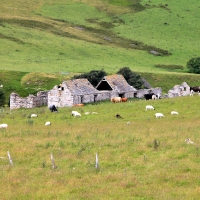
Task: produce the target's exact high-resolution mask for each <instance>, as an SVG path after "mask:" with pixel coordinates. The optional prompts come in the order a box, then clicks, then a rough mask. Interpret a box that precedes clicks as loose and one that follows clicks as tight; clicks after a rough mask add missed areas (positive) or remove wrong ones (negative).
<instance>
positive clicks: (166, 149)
mask: <svg viewBox="0 0 200 200" xmlns="http://www.w3.org/2000/svg"><path fill="white" fill-rule="evenodd" d="M146 104H147V102H146V101H144V100H141V101H133V102H127V103H119V104H113V103H111V102H104V103H99V104H97V105H86V106H85V107H82V108H62V109H61V108H60V109H59V112H58V113H50V111H49V110H48V109H47V108H46V107H45V108H44V107H42V108H35V109H19V110H15V111H13V112H12V113H11V114H10V112H9V110H8V111H7V110H6V109H5V110H4V112H3V110H1V112H0V120H1V123H7V124H8V129H7V130H2V129H0V133H1V134H0V141H1V145H0V167H1V173H0V178H1V182H0V188H1V189H0V195H1V199H5V200H7V199H20V200H21V199H63V200H64V199H88V200H93V199H133V200H138V199H154V200H160V199H163V200H169V199H173V200H180V199H185V200H190V199H198V198H199V195H200V193H199V184H200V182H199V177H198V171H199V159H200V157H199V156H200V154H199V153H200V152H199V144H200V139H199V134H200V131H199V130H200V125H199V117H200V111H199V109H196V108H197V107H196V105H198V104H199V96H194V97H179V98H175V99H162V100H158V101H149V102H148V104H151V105H153V106H154V107H155V109H156V110H154V111H145V106H146ZM72 109H73V110H78V111H79V112H81V114H82V116H81V117H80V118H73V117H71V115H70V113H71V110H72ZM172 110H176V111H178V112H179V115H177V116H172V115H171V114H170V112H171V111H172ZM87 111H90V112H94V111H95V112H98V114H97V115H95V114H93V115H84V113H85V112H87ZM155 112H162V113H163V114H164V115H165V118H162V119H156V118H155V116H154V114H155ZM31 113H37V114H38V118H34V119H33V118H29V116H30V114H31ZM117 113H118V114H120V115H121V116H122V117H123V119H117V118H116V117H115V115H116V114H117ZM46 121H50V122H51V123H52V125H51V126H48V127H45V126H44V123H45V122H46ZM127 122H130V125H127ZM186 138H191V140H192V141H194V142H195V144H190V145H189V144H186V143H185V139H186ZM7 151H9V152H10V154H11V158H12V161H13V164H14V165H13V166H12V167H11V166H10V165H9V161H8V156H7ZM51 153H52V154H53V156H54V161H55V165H56V166H57V168H56V169H52V163H51V160H50V154H51ZM96 153H98V157H99V169H98V170H96V169H95V156H96Z"/></svg>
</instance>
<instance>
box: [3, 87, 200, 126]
mask: <svg viewBox="0 0 200 200" xmlns="http://www.w3.org/2000/svg"><path fill="white" fill-rule="evenodd" d="M194 93H198V95H199V96H200V86H195V87H190V96H193V95H194ZM144 98H145V100H156V99H160V98H161V96H160V95H159V94H154V93H150V94H145V95H144ZM110 100H111V102H113V103H119V102H127V101H128V98H123V97H113V98H111V99H110ZM75 106H78V107H79V106H84V104H77V105H75ZM49 109H50V111H51V112H58V108H56V106H55V105H52V106H50V107H49ZM147 110H155V108H154V107H153V106H152V105H147V106H146V111H147ZM87 114H90V112H86V113H85V115H87ZM91 114H98V113H97V112H92V113H91ZM171 114H172V115H178V112H177V111H171ZM71 115H72V116H74V117H81V114H80V113H79V112H78V111H72V112H71ZM30 117H31V118H33V117H38V115H37V114H31V116H30ZM116 117H117V118H122V117H121V116H120V115H119V114H117V115H116ZM155 117H156V118H162V117H165V116H164V115H163V113H155ZM49 125H51V122H49V121H48V122H46V123H45V126H49ZM1 128H3V129H7V128H8V124H0V129H1Z"/></svg>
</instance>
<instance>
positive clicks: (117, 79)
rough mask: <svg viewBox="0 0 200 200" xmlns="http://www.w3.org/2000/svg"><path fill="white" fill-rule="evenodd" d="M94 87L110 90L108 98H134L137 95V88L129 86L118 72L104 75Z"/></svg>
mask: <svg viewBox="0 0 200 200" xmlns="http://www.w3.org/2000/svg"><path fill="white" fill-rule="evenodd" d="M96 89H97V90H99V91H108V92H110V97H109V98H111V97H115V96H120V97H125V98H134V97H136V95H137V90H136V89H135V88H134V87H133V86H130V85H129V84H128V83H127V81H126V80H125V78H124V77H123V76H122V75H119V74H114V75H110V76H104V77H103V78H102V80H101V81H100V82H99V83H98V85H97V86H96Z"/></svg>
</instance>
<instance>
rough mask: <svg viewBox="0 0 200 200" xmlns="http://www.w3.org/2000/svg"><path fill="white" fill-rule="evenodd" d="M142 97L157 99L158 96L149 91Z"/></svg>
mask: <svg viewBox="0 0 200 200" xmlns="http://www.w3.org/2000/svg"><path fill="white" fill-rule="evenodd" d="M144 98H145V99H146V100H151V99H153V100H156V99H159V96H158V95H157V94H154V93H150V94H145V95H144Z"/></svg>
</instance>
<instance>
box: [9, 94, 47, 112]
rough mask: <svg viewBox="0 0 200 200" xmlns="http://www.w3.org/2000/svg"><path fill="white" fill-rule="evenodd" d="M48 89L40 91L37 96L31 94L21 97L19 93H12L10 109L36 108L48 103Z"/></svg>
mask: <svg viewBox="0 0 200 200" xmlns="http://www.w3.org/2000/svg"><path fill="white" fill-rule="evenodd" d="M47 93H48V91H40V92H38V93H37V96H34V95H31V94H30V95H29V96H28V97H20V96H19V95H18V94H17V93H14V92H12V93H11V94H10V109H11V110H13V109H18V108H34V107H39V106H42V105H47V96H48V95H47Z"/></svg>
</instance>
